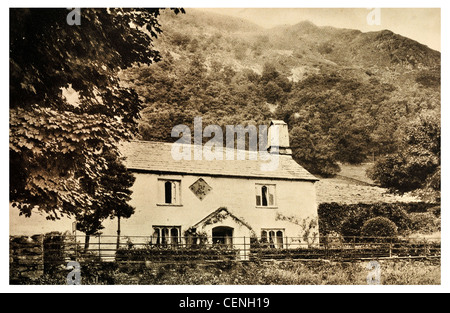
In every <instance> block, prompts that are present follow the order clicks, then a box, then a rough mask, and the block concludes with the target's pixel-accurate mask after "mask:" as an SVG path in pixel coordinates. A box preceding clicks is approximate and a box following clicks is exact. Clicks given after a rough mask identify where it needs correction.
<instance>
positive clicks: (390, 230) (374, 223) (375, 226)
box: [361, 216, 397, 237]
mask: <svg viewBox="0 0 450 313" xmlns="http://www.w3.org/2000/svg"><path fill="white" fill-rule="evenodd" d="M361 235H362V236H364V237H395V236H396V235H397V226H396V225H395V223H394V222H392V221H391V220H390V219H388V218H386V217H382V216H378V217H374V218H371V219H370V220H368V221H367V222H365V223H364V225H363V227H362V229H361Z"/></svg>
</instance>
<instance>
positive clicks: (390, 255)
mask: <svg viewBox="0 0 450 313" xmlns="http://www.w3.org/2000/svg"><path fill="white" fill-rule="evenodd" d="M389 257H390V258H392V237H391V240H390V242H389Z"/></svg>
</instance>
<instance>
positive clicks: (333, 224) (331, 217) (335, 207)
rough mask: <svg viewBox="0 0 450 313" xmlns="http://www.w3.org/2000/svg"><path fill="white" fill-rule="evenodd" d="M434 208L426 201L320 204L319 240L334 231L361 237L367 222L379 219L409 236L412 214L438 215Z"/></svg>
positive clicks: (437, 210) (411, 226) (343, 234)
mask: <svg viewBox="0 0 450 313" xmlns="http://www.w3.org/2000/svg"><path fill="white" fill-rule="evenodd" d="M435 207H436V205H435V204H434V205H433V204H429V203H425V202H412V203H402V202H397V203H383V202H379V203H372V204H367V203H358V204H339V203H335V202H332V203H321V204H320V205H319V208H318V214H319V231H320V237H321V238H324V237H325V236H326V235H327V234H329V233H331V232H337V233H340V234H341V235H342V236H345V237H347V236H360V235H361V228H362V226H363V225H364V223H365V222H366V221H368V220H369V219H371V218H374V217H377V216H383V217H386V218H388V219H389V220H391V221H392V222H394V223H395V225H396V226H397V227H398V231H399V233H401V234H408V233H409V232H410V231H411V229H412V228H413V227H414V226H413V224H412V220H411V218H412V213H415V212H427V211H428V212H433V213H434V214H435V215H436V216H438V215H439V212H440V211H439V209H435Z"/></svg>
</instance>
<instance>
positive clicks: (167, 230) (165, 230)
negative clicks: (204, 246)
mask: <svg viewBox="0 0 450 313" xmlns="http://www.w3.org/2000/svg"><path fill="white" fill-rule="evenodd" d="M152 229H153V233H152V235H151V244H152V245H155V246H169V247H177V246H179V245H181V244H182V241H181V240H182V236H181V226H176V225H152ZM174 229H176V230H177V232H178V236H176V241H175V242H173V238H174V237H175V236H172V231H173V230H174ZM155 233H157V237H156V238H155ZM163 234H164V235H163ZM167 235H168V236H167ZM154 238H155V242H153V239H154ZM163 239H165V240H164V242H163Z"/></svg>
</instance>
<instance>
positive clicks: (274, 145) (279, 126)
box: [267, 120, 292, 155]
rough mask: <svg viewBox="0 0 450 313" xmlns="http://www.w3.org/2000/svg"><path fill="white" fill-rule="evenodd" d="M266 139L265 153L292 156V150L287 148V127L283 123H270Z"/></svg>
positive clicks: (276, 121) (274, 121) (275, 121)
mask: <svg viewBox="0 0 450 313" xmlns="http://www.w3.org/2000/svg"><path fill="white" fill-rule="evenodd" d="M267 137H268V138H267V145H268V148H267V151H268V152H269V153H278V154H281V155H292V150H291V148H290V146H289V130H288V125H287V124H286V123H285V122H284V121H280V120H273V121H271V122H270V126H269V131H268V136H267Z"/></svg>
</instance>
